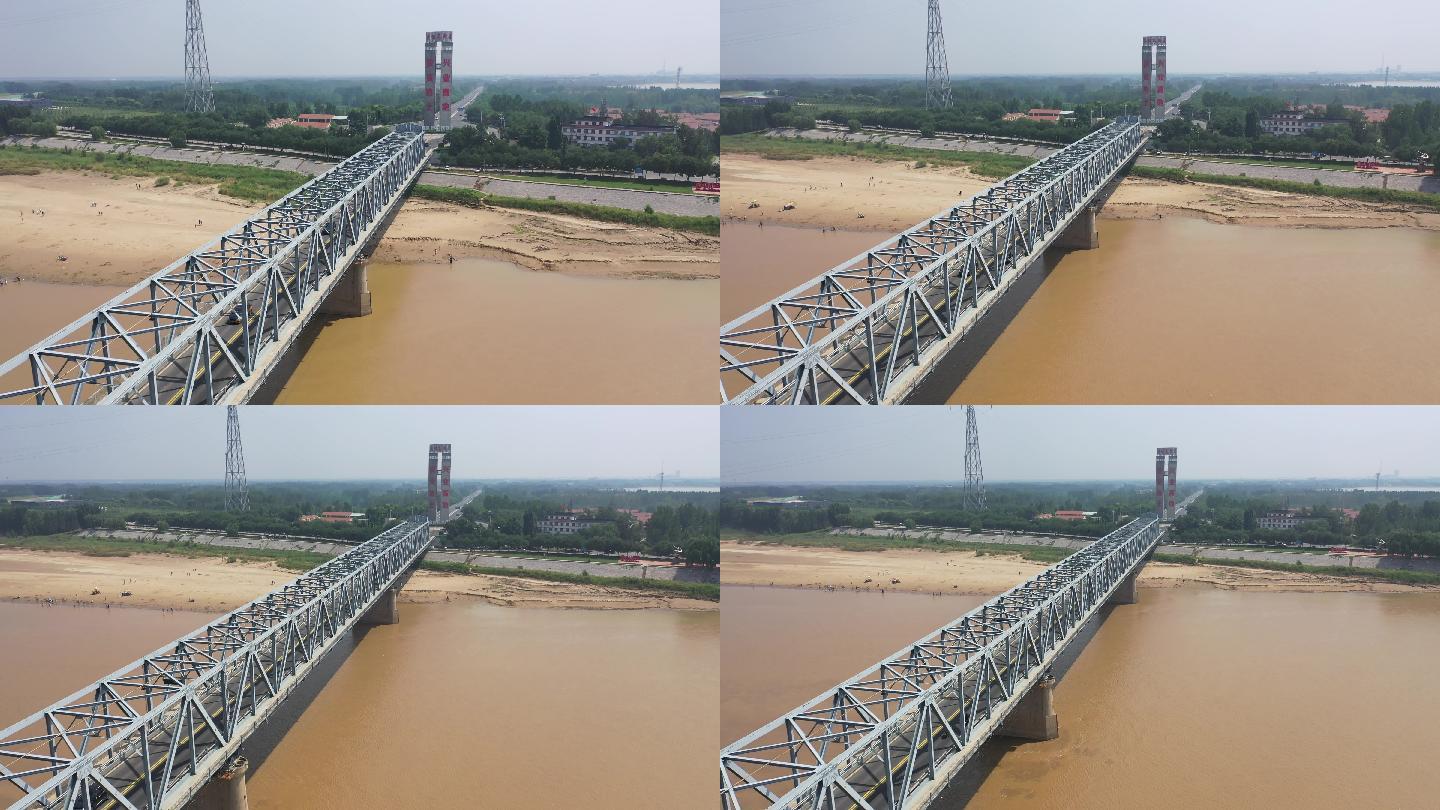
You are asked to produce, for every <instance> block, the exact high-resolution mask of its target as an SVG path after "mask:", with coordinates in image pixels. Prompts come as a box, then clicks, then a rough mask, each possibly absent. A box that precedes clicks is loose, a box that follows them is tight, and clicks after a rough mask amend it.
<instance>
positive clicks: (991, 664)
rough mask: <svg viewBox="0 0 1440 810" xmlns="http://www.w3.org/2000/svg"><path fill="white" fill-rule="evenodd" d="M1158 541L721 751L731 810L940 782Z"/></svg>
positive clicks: (1141, 537)
mask: <svg viewBox="0 0 1440 810" xmlns="http://www.w3.org/2000/svg"><path fill="white" fill-rule="evenodd" d="M1160 536H1161V529H1160V521H1159V518H1158V517H1156V516H1153V515H1152V516H1150V517H1146V518H1138V519H1136V520H1133V521H1131V522H1130V523H1128V524H1126V525H1124V526H1122V527H1121V528H1119V529H1117V530H1115V531H1114V532H1112V533H1110V534H1109V535H1107V536H1105V537H1104V538H1102V539H1100V540H1098V541H1096V542H1094V543H1092V544H1091V545H1089V546H1087V547H1086V548H1084V549H1081V550H1079V551H1076V552H1075V553H1074V554H1072V555H1070V556H1069V557H1066V558H1065V559H1064V560H1062V561H1061V562H1059V563H1057V564H1055V565H1053V566H1051V567H1050V568H1047V569H1045V570H1044V571H1042V572H1041V573H1040V574H1038V575H1037V576H1035V577H1033V578H1032V579H1030V580H1029V581H1027V582H1024V583H1022V584H1020V585H1017V586H1016V587H1014V588H1012V589H1010V590H1009V591H1006V592H1005V593H1003V594H1001V595H1000V596H997V597H995V598H994V599H991V600H990V601H988V602H986V603H985V604H983V605H981V606H980V607H978V608H976V609H975V610H972V611H970V612H969V613H967V614H965V615H964V616H962V617H960V619H958V620H957V621H955V622H952V623H951V624H949V625H947V626H945V627H942V628H940V629H939V630H937V631H935V632H934V633H931V634H930V635H928V636H926V637H925V638H923V639H921V640H920V641H918V642H916V643H915V644H912V645H910V646H908V647H906V648H904V649H902V650H900V651H899V652H897V653H895V654H894V655H892V656H890V657H889V658H887V659H885V660H884V661H881V662H880V663H879V664H877V665H875V666H872V667H869V668H867V669H866V670H864V671H862V672H860V673H859V674H858V675H856V676H854V677H853V678H850V679H848V680H846V681H844V682H843V683H841V684H839V685H838V686H836V687H834V688H833V689H830V690H827V691H826V692H824V693H822V694H820V695H819V696H817V697H815V698H814V699H812V700H810V701H808V702H807V703H805V704H803V705H801V706H800V707H798V708H796V709H794V710H792V711H790V712H787V713H786V714H785V715H784V716H783V717H781V718H779V719H777V720H775V721H772V722H771V723H769V724H767V725H765V726H764V727H762V728H760V729H757V730H756V731H754V732H752V733H750V734H748V735H746V736H745V737H743V738H741V739H740V740H738V741H736V742H734V743H732V744H731V745H729V746H726V747H725V748H724V749H722V750H721V752H720V806H721V808H723V810H748V808H758V807H767V808H785V810H801V808H806V809H807V810H809V809H810V808H816V807H825V808H832V807H850V806H859V807H867V808H885V810H901V808H904V807H906V806H907V803H908V802H910V801H911V800H912V799H913V798H915V797H916V796H917V795H920V794H922V793H924V792H928V791H931V790H933V789H936V788H938V787H940V786H942V785H943V784H944V783H945V782H946V781H947V780H948V779H949V777H950V776H951V775H953V774H954V772H955V771H956V770H958V769H959V767H960V766H961V765H963V764H964V763H965V761H966V760H968V759H969V757H970V756H971V755H972V754H973V753H974V751H975V750H976V749H977V748H978V747H979V745H980V744H981V743H983V742H984V741H985V740H986V739H987V738H988V737H989V736H990V734H991V733H993V731H994V730H995V729H996V728H997V727H998V726H999V724H1000V723H1001V722H1002V721H1003V720H1004V719H1005V717H1006V716H1007V715H1008V714H1009V712H1010V711H1011V710H1012V709H1013V708H1014V707H1015V706H1016V704H1018V703H1019V701H1020V699H1021V698H1023V697H1024V695H1025V693H1026V692H1028V691H1029V688H1030V687H1031V686H1032V685H1033V683H1034V682H1035V680H1036V679H1038V678H1039V677H1041V676H1042V675H1043V674H1044V672H1045V671H1046V670H1047V669H1048V668H1049V667H1050V665H1051V663H1052V662H1053V661H1054V659H1055V658H1056V657H1057V656H1058V655H1059V653H1060V652H1061V651H1062V650H1063V649H1064V648H1065V647H1066V645H1067V644H1068V643H1069V642H1070V641H1071V640H1072V639H1073V638H1074V636H1075V635H1076V634H1077V633H1078V632H1079V631H1080V629H1081V628H1082V627H1083V626H1084V625H1085V623H1086V622H1087V621H1089V619H1090V618H1091V617H1092V616H1093V615H1094V614H1095V612H1096V611H1097V610H1098V609H1099V608H1100V607H1101V606H1102V605H1103V604H1104V603H1105V601H1106V600H1107V599H1108V598H1109V596H1110V594H1111V593H1113V592H1114V591H1115V589H1116V588H1117V587H1118V586H1119V585H1120V584H1121V582H1122V581H1123V580H1124V579H1125V578H1126V577H1128V576H1130V575H1131V574H1132V573H1133V572H1134V571H1135V570H1136V569H1137V568H1138V566H1139V565H1140V563H1141V562H1142V561H1143V560H1144V558H1145V557H1146V555H1148V554H1149V553H1150V551H1151V550H1152V549H1153V548H1154V547H1155V545H1156V543H1157V542H1158V541H1159V539H1160Z"/></svg>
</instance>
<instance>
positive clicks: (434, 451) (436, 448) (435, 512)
mask: <svg viewBox="0 0 1440 810" xmlns="http://www.w3.org/2000/svg"><path fill="white" fill-rule="evenodd" d="M427 481H428V485H429V495H430V522H431V523H444V522H445V521H446V520H447V519H448V518H449V517H450V445H448V444H432V445H430V474H429V477H428V478H427Z"/></svg>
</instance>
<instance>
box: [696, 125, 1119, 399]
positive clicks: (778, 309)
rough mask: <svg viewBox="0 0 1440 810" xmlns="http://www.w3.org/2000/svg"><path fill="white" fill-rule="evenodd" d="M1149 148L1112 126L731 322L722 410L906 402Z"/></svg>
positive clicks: (724, 350) (723, 350)
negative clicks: (977, 317)
mask: <svg viewBox="0 0 1440 810" xmlns="http://www.w3.org/2000/svg"><path fill="white" fill-rule="evenodd" d="M1144 141H1145V135H1144V134H1143V133H1142V132H1141V129H1140V126H1139V124H1138V123H1136V122H1133V121H1120V122H1115V123H1112V124H1110V125H1108V126H1105V127H1102V128H1101V129H1098V130H1096V131H1095V132H1092V133H1090V134H1089V135H1087V136H1085V137H1084V138H1081V139H1080V140H1079V141H1076V142H1075V143H1073V144H1071V145H1070V146H1067V147H1065V148H1064V149H1061V150H1060V151H1058V152H1055V153H1053V154H1051V155H1050V156H1048V157H1046V158H1045V159H1043V160H1041V161H1039V162H1037V163H1035V164H1033V165H1031V166H1029V167H1027V168H1025V169H1022V170H1021V171H1019V172H1016V173H1015V174H1013V175H1011V176H1010V177H1008V178H1006V179H1005V180H1002V181H1001V182H999V183H997V184H996V185H994V186H992V187H991V188H990V189H988V190H986V191H985V192H984V193H981V194H978V195H976V196H974V197H971V198H969V199H967V200H965V201H963V202H961V203H960V204H959V205H956V206H954V207H953V208H950V209H948V210H945V211H942V212H940V213H939V214H936V215H935V216H934V217H931V218H930V219H928V220H926V221H925V222H922V223H920V224H919V225H916V226H915V227H913V228H910V229H909V230H907V231H904V232H903V233H900V234H899V235H897V236H893V237H890V238H889V239H887V240H886V241H884V242H882V243H881V244H880V245H878V246H876V247H875V248H873V249H871V250H869V251H867V252H865V253H863V254H861V255H859V256H857V257H855V258H853V259H851V260H849V261H847V262H845V263H843V264H841V265H839V266H837V267H835V268H834V269H832V270H830V271H829V272H826V273H824V274H822V275H821V276H819V277H818V278H816V279H814V280H812V281H809V282H806V283H805V284H802V285H800V286H799V287H796V288H795V289H793V290H791V291H790V292H788V293H785V294H784V295H782V296H780V297H779V298H776V299H775V300H773V301H771V302H769V303H767V304H765V305H763V306H760V307H757V308H755V309H753V310H751V311H750V312H747V313H746V314H744V315H742V316H740V317H739V318H737V319H735V320H733V321H731V322H730V323H728V324H726V325H725V326H724V327H722V328H721V330H720V396H721V399H722V401H724V402H727V403H754V404H841V403H847V404H848V403H854V404H881V403H887V402H892V401H895V400H896V399H898V398H901V397H903V394H904V393H905V392H906V391H908V390H909V389H910V388H912V387H913V385H914V383H916V382H918V381H919V377H921V376H923V371H922V368H923V369H925V370H928V368H929V364H930V363H931V361H933V360H934V359H937V358H938V357H939V356H941V355H943V354H944V352H945V351H948V349H949V347H950V346H951V345H952V340H953V339H954V338H958V337H960V336H962V335H963V334H964V333H965V332H966V331H967V330H968V328H969V326H970V325H971V324H972V323H973V320H974V319H973V317H970V316H971V315H972V314H974V313H977V312H979V311H983V309H985V308H986V307H988V305H989V302H990V299H991V298H992V297H993V296H995V295H997V294H999V293H1000V292H1003V290H1004V288H1005V287H1006V286H1007V285H1008V283H1009V281H1010V280H1011V279H1012V278H1013V277H1014V276H1016V275H1018V272H1017V271H1018V270H1020V269H1023V268H1024V267H1026V266H1028V264H1029V262H1030V261H1031V260H1033V259H1034V258H1036V257H1037V256H1038V254H1039V253H1040V252H1041V251H1043V250H1044V248H1045V247H1047V246H1048V245H1049V244H1050V242H1051V241H1053V240H1054V238H1056V237H1057V236H1059V235H1060V233H1061V232H1062V231H1063V230H1064V229H1065V228H1066V227H1068V226H1069V225H1070V223H1071V222H1072V221H1073V220H1074V218H1075V217H1076V216H1078V215H1079V214H1081V213H1082V212H1083V210H1084V209H1085V208H1087V207H1088V206H1090V205H1091V204H1092V202H1093V200H1094V199H1095V198H1096V197H1097V195H1099V193H1100V192H1101V190H1102V189H1104V188H1105V187H1106V186H1108V185H1109V184H1110V183H1111V182H1112V181H1113V180H1114V179H1115V178H1116V177H1117V176H1118V175H1119V174H1120V172H1121V171H1123V170H1124V168H1125V167H1126V166H1127V165H1128V164H1129V163H1130V161H1131V160H1132V159H1133V158H1134V157H1135V156H1136V155H1137V154H1138V153H1139V151H1140V147H1141V146H1142V145H1143V143H1144ZM902 383H903V384H902Z"/></svg>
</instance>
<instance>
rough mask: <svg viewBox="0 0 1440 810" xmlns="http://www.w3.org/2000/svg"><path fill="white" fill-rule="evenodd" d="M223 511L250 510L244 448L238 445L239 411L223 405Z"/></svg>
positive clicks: (231, 406) (233, 407)
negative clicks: (246, 485)
mask: <svg viewBox="0 0 1440 810" xmlns="http://www.w3.org/2000/svg"><path fill="white" fill-rule="evenodd" d="M225 511H226V512H248V511H250V492H249V491H248V490H247V489H246V487H245V448H244V447H242V446H241V445H240V411H239V409H238V408H236V407H235V406H234V405H227V406H225Z"/></svg>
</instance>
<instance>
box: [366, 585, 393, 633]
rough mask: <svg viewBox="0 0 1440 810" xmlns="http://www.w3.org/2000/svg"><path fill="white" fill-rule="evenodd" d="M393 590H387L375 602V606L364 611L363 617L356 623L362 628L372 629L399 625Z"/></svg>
mask: <svg viewBox="0 0 1440 810" xmlns="http://www.w3.org/2000/svg"><path fill="white" fill-rule="evenodd" d="M395 590H396V589H395V588H388V589H386V590H385V592H384V593H382V594H380V596H379V597H378V598H376V600H375V604H373V605H371V606H370V609H369V610H367V611H365V615H363V616H361V617H360V621H359V622H357V624H359V625H360V626H362V627H373V626H375V625H377V624H399V623H400V609H399V608H397V607H396V606H395Z"/></svg>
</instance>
